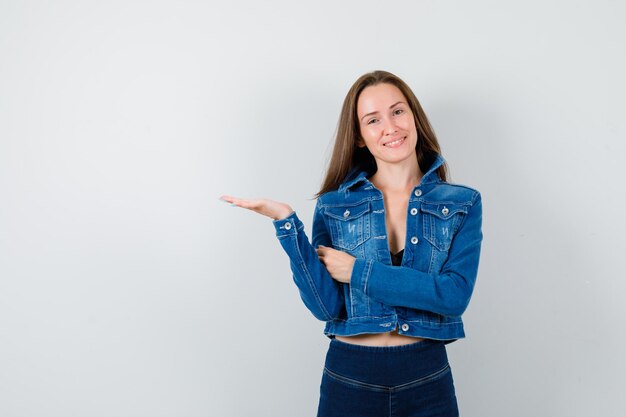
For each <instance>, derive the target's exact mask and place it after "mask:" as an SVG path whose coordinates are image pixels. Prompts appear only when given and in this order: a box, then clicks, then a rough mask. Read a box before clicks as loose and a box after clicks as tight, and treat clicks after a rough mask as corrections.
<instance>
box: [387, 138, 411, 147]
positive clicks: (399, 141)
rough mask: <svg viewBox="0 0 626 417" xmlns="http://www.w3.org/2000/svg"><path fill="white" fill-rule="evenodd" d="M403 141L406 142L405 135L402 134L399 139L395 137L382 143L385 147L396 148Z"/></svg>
mask: <svg viewBox="0 0 626 417" xmlns="http://www.w3.org/2000/svg"><path fill="white" fill-rule="evenodd" d="M404 142H406V136H403V137H401V138H400V139H396V140H394V141H393V142H387V143H385V144H383V146H386V147H387V148H398V147H400V146H402V144H403V143H404Z"/></svg>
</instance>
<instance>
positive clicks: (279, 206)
mask: <svg viewBox="0 0 626 417" xmlns="http://www.w3.org/2000/svg"><path fill="white" fill-rule="evenodd" d="M220 200H222V201H226V202H228V203H231V204H233V205H235V206H237V207H242V208H245V209H248V210H252V211H255V212H257V213H259V214H262V215H264V216H267V217H271V218H272V219H274V220H280V219H284V218H285V217H287V216H289V215H290V214H291V213H292V212H293V209H292V208H291V206H289V204H285V203H281V202H279V201H274V200H270V199H268V198H257V199H245V198H237V197H233V196H230V195H222V196H221V197H220Z"/></svg>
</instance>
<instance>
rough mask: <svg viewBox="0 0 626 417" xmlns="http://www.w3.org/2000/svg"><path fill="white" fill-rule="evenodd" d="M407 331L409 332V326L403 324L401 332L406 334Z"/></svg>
mask: <svg viewBox="0 0 626 417" xmlns="http://www.w3.org/2000/svg"><path fill="white" fill-rule="evenodd" d="M407 330H409V325H408V324H406V323H404V324H403V325H402V331H403V332H406V331H407Z"/></svg>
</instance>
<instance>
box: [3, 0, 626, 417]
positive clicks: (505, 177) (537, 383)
mask: <svg viewBox="0 0 626 417" xmlns="http://www.w3.org/2000/svg"><path fill="white" fill-rule="evenodd" d="M625 17H626V13H625V6H624V3H622V2H618V1H609V0H604V1H597V0H596V1H590V0H588V1H519V2H502V1H484V0H480V1H472V2H467V1H399V2H391V3H384V2H379V1H364V0H360V1H341V2H331V1H321V2H320V1H317V2H293V1H264V2H254V1H247V2H242V1H233V2H228V3H227V2H211V1H206V2H201V1H150V2H148V1H143V2H138V1H123V2H122V1H111V2H95V1H55V2H45V1H6V0H5V1H0V415H2V416H6V417H27V416H28V417H32V416H46V417H57V416H58V417H67V416H92V417H96V416H118V417H121V416H150V417H158V416H187V417H191V416H237V417H238V416H314V415H315V411H316V407H317V400H318V395H319V383H320V381H321V372H322V367H323V360H324V355H325V352H326V349H327V345H328V339H327V338H326V337H325V336H324V335H323V333H322V331H323V326H324V323H323V322H320V321H317V320H316V319H315V318H314V317H313V316H312V314H310V313H309V312H308V310H306V308H305V307H304V305H303V303H302V302H301V300H300V298H299V295H298V291H297V288H296V286H295V284H293V281H292V277H291V271H290V269H289V260H288V258H287V256H286V254H285V253H284V252H283V251H282V248H281V246H280V244H279V242H278V240H277V238H276V237H275V233H274V228H273V226H272V223H271V219H269V218H267V217H262V216H260V215H258V214H255V213H253V212H251V211H248V210H245V209H241V208H237V207H230V206H229V205H228V204H224V203H223V202H220V201H219V200H218V197H219V196H220V195H222V194H230V195H234V196H238V197H244V198H255V197H267V198H271V199H274V200H278V201H284V202H287V203H289V204H290V205H291V206H292V207H293V208H294V209H295V210H296V212H297V213H298V216H299V217H300V218H301V219H302V220H303V221H304V223H305V232H306V233H307V235H308V236H309V237H310V236H311V235H310V231H311V220H312V213H313V207H314V200H312V196H313V194H314V193H315V192H316V191H318V189H319V186H320V183H321V180H322V175H323V170H324V168H325V167H326V164H327V162H328V159H329V157H330V152H331V145H332V140H333V135H334V133H335V128H336V125H337V120H338V116H339V111H340V108H341V104H342V100H343V98H344V96H345V94H346V93H347V91H348V88H349V87H350V85H351V84H352V83H353V82H354V81H355V80H356V79H357V78H358V76H360V75H361V74H363V73H365V72H367V71H371V70H375V69H384V70H388V71H390V72H392V73H394V74H396V75H398V76H399V77H401V78H402V79H404V80H405V81H406V82H407V83H408V84H409V85H410V86H411V87H412V88H413V90H414V92H415V93H416V95H417V97H418V99H419V100H420V101H421V104H422V106H423V107H424V110H425V112H426V114H427V115H428V117H429V118H430V121H431V123H432V125H433V127H434V130H435V132H436V134H437V135H438V139H439V141H440V143H441V146H442V151H443V156H444V157H445V158H446V160H447V161H448V163H449V165H450V168H451V174H452V181H454V182H458V183H462V184H467V185H470V186H472V187H475V188H477V189H479V190H480V191H481V193H482V196H483V206H484V207H483V210H484V211H483V216H484V217H483V233H484V241H483V249H482V257H481V263H480V269H479V276H478V280H477V284H476V288H475V292H474V296H473V299H472V301H471V303H470V306H469V308H468V310H467V312H466V313H465V315H464V321H465V326H466V333H467V338H466V339H462V340H459V341H457V342H455V343H452V344H450V345H448V353H449V358H450V363H451V366H452V370H453V377H454V380H455V386H456V390H457V397H458V401H459V407H460V409H461V413H462V415H463V416H468V417H471V416H476V417H479V416H480V417H482V416H509V417H516V416H527V415H535V416H569V417H574V416H576V417H578V416H580V417H582V416H589V415H601V416H623V415H624V412H625V410H626V408H625V406H624V405H623V398H622V397H623V393H622V391H623V375H624V373H625V371H626V364H625V358H624V344H625V342H626V334H625V333H626V323H625V321H626V320H625V318H626V307H625V304H624V302H623V301H622V300H623V298H624V294H625V293H626V283H625V279H624V277H625V274H624V254H623V252H624V249H625V248H626V247H625V245H624V243H623V237H624V235H625V234H626V227H625V222H624V210H625V208H626V205H625V198H624V192H623V184H622V182H623V181H620V180H622V179H623V178H626V172H625V171H626V169H625V165H626V164H625V163H626V160H625V159H626V158H625V151H626V142H625V140H624V139H625V137H626V134H625V133H626V121H625V120H626V119H625V118H624V114H625V110H626V106H625V104H624V95H625V93H626V88H625V85H624V76H623V74H624V73H626V65H625V64H626V59H625V57H624V44H623V39H625V38H626V29H625V26H624V25H623V22H624V20H625Z"/></svg>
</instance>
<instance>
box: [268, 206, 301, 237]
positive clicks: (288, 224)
mask: <svg viewBox="0 0 626 417" xmlns="http://www.w3.org/2000/svg"><path fill="white" fill-rule="evenodd" d="M272 224H273V225H274V228H275V229H276V236H278V237H281V236H289V235H295V234H297V230H300V229H302V228H304V224H303V223H302V221H301V220H300V219H299V218H298V215H297V214H296V212H295V211H292V212H291V213H290V214H289V216H287V217H285V218H283V219H280V220H272Z"/></svg>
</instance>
